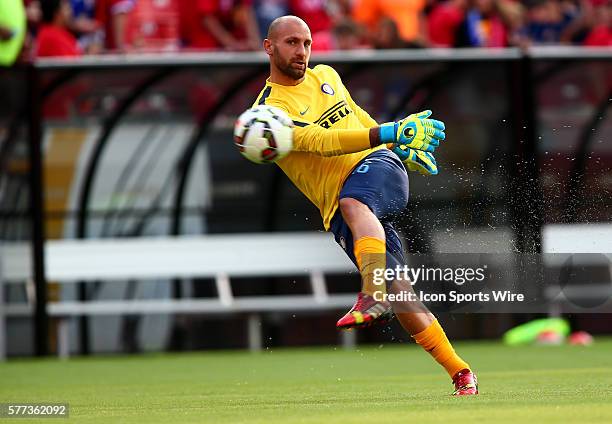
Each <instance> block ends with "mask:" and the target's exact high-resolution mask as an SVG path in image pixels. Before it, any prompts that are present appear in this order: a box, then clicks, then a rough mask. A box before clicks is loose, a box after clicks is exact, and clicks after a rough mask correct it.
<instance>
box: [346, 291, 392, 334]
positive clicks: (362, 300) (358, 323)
mask: <svg viewBox="0 0 612 424" xmlns="http://www.w3.org/2000/svg"><path fill="white" fill-rule="evenodd" d="M392 319H393V309H392V308H391V304H390V303H389V302H378V301H377V300H374V298H373V297H372V296H370V295H368V294H365V293H363V292H359V293H358V294H357V302H355V304H354V305H353V307H352V308H351V310H350V311H348V312H347V313H346V315H344V316H343V317H342V318H340V319H339V320H338V322H337V323H336V328H337V329H339V330H350V329H352V328H361V327H369V326H370V325H373V324H385V323H387V322H389V321H391V320H392Z"/></svg>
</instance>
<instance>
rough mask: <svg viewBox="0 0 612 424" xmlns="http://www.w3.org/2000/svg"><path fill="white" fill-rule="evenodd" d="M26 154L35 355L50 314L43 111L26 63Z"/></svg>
mask: <svg viewBox="0 0 612 424" xmlns="http://www.w3.org/2000/svg"><path fill="white" fill-rule="evenodd" d="M28 91H29V93H28V100H29V106H30V107H29V112H28V154H29V161H30V172H29V180H30V181H29V185H30V190H29V192H30V219H31V224H32V228H31V231H32V232H31V240H32V278H33V279H34V287H35V293H36V305H35V316H34V347H35V352H36V355H37V356H46V355H48V354H49V337H48V335H49V316H48V314H47V281H46V278H45V251H44V250H45V222H44V201H43V159H42V113H41V107H42V105H41V95H40V94H41V93H40V81H39V74H38V70H37V69H36V68H35V66H33V65H30V66H29V67H28Z"/></svg>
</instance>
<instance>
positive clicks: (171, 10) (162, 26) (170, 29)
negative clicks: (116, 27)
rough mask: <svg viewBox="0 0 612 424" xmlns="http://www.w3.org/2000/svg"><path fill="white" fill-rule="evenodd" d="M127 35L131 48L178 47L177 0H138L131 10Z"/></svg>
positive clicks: (149, 49)
mask: <svg viewBox="0 0 612 424" xmlns="http://www.w3.org/2000/svg"><path fill="white" fill-rule="evenodd" d="M125 37H126V42H127V44H128V45H129V48H130V49H136V50H140V51H158V52H159V51H174V50H178V48H179V5H178V0H138V1H137V2H136V6H135V7H134V9H133V10H132V11H131V13H130V14H129V17H128V20H127V25H126V35H125Z"/></svg>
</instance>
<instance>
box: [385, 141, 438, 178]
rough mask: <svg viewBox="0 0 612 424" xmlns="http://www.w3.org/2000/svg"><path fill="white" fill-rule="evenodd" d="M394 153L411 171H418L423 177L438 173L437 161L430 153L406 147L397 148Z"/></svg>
mask: <svg viewBox="0 0 612 424" xmlns="http://www.w3.org/2000/svg"><path fill="white" fill-rule="evenodd" d="M392 151H393V153H395V154H396V155H397V156H398V157H399V158H400V160H401V161H402V162H404V164H405V165H406V168H408V170H410V171H417V172H419V173H420V174H423V175H436V174H437V173H438V164H437V163H436V159H435V158H434V156H433V155H432V154H431V153H429V152H424V151H422V150H414V149H410V148H408V147H406V146H395V147H394V148H393V149H392Z"/></svg>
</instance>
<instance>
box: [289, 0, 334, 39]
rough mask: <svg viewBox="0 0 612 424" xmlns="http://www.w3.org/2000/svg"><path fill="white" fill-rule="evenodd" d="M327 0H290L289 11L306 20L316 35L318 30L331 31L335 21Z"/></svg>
mask: <svg viewBox="0 0 612 424" xmlns="http://www.w3.org/2000/svg"><path fill="white" fill-rule="evenodd" d="M327 3H328V2H327V1H326V0H290V2H289V13H290V14H292V15H295V16H299V17H300V18H302V19H303V20H304V22H306V24H307V25H308V27H309V28H310V32H311V33H312V35H313V36H314V35H315V34H316V33H317V32H320V31H326V32H329V31H331V29H332V26H333V22H332V19H331V17H330V16H329V14H328V12H327Z"/></svg>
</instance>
